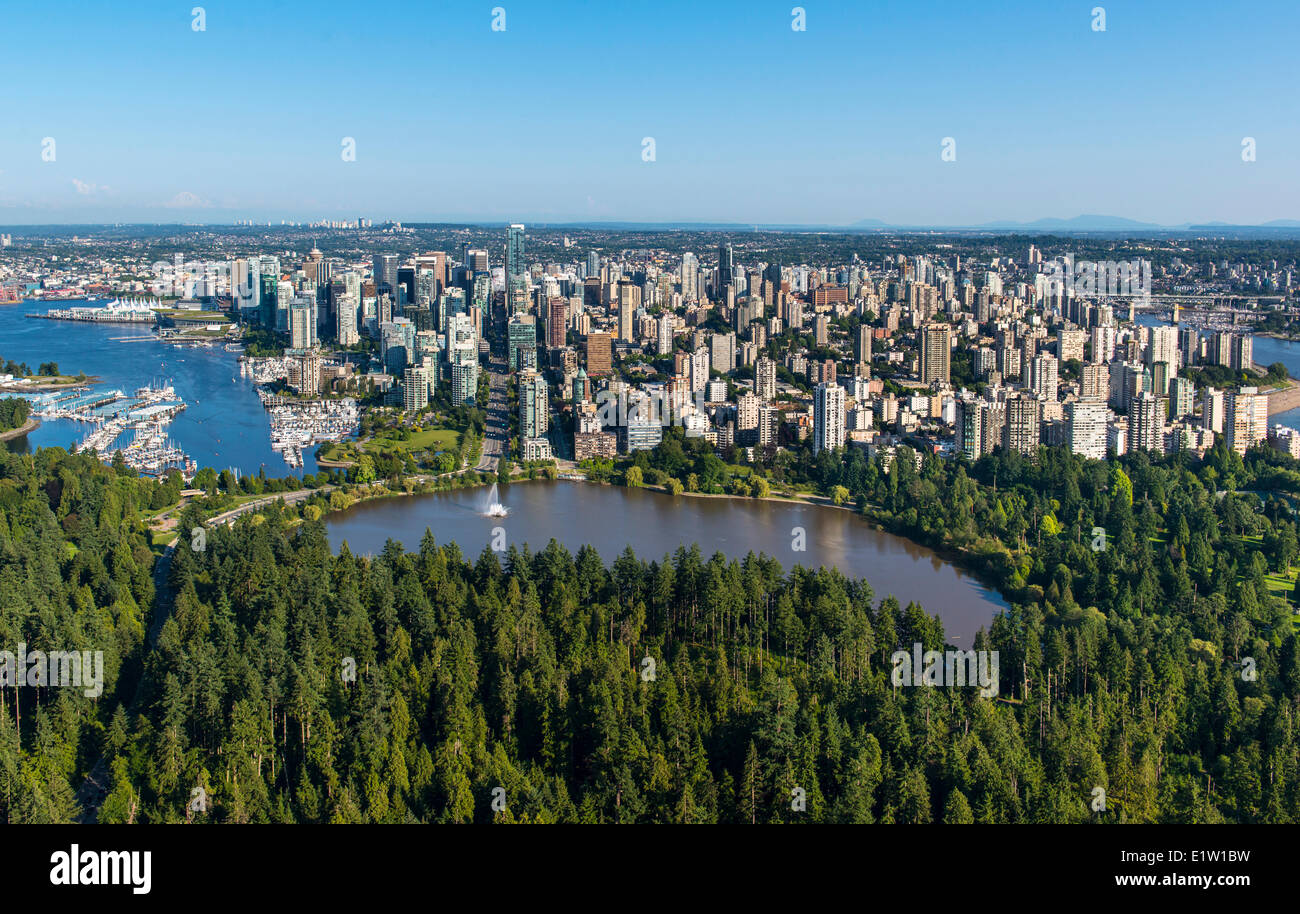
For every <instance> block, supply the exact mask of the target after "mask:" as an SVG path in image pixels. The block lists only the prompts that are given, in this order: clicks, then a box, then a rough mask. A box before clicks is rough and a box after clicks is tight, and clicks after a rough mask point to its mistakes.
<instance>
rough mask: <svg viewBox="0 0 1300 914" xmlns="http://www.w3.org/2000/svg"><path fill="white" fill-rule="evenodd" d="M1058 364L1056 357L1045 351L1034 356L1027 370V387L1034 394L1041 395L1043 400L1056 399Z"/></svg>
mask: <svg viewBox="0 0 1300 914" xmlns="http://www.w3.org/2000/svg"><path fill="white" fill-rule="evenodd" d="M1059 365H1060V363H1059V362H1057V360H1056V357H1055V356H1053V355H1049V354H1048V353H1046V352H1040V353H1039V354H1038V355H1036V356H1034V360H1033V362H1031V363H1030V370H1029V375H1030V378H1029V387H1030V389H1031V390H1033V392H1034V396H1037V397H1042V398H1043V399H1044V400H1050V401H1055V400H1056V388H1057V379H1058V368H1059Z"/></svg>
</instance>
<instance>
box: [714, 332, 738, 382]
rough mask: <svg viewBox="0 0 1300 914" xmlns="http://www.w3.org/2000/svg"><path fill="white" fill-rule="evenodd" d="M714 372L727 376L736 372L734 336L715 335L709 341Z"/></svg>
mask: <svg viewBox="0 0 1300 914" xmlns="http://www.w3.org/2000/svg"><path fill="white" fill-rule="evenodd" d="M709 349H710V351H711V353H712V366H713V370H714V371H718V372H721V373H722V374H727V373H728V372H732V371H735V370H736V334H734V333H715V334H713V336H712V337H711V338H710V339H709Z"/></svg>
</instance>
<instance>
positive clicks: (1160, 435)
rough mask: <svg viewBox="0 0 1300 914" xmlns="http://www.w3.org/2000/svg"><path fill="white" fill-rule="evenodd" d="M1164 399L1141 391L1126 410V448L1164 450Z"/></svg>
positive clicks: (1131, 449)
mask: <svg viewBox="0 0 1300 914" xmlns="http://www.w3.org/2000/svg"><path fill="white" fill-rule="evenodd" d="M1164 429H1165V401H1164V400H1163V399H1162V398H1161V397H1157V396H1156V395H1155V394H1153V393H1149V392H1147V391H1143V392H1142V393H1140V394H1138V395H1137V396H1136V397H1134V398H1133V399H1132V401H1131V402H1130V403H1129V410H1128V450H1129V452H1130V453H1131V452H1133V451H1158V452H1161V453H1163V452H1164V446H1165V445H1164V442H1165V435H1164Z"/></svg>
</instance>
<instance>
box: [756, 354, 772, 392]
mask: <svg viewBox="0 0 1300 914" xmlns="http://www.w3.org/2000/svg"><path fill="white" fill-rule="evenodd" d="M754 389H755V392H756V393H757V394H758V396H759V398H760V399H761V400H763V401H764V402H771V401H772V400H774V399H776V362H774V361H772V360H771V359H769V358H766V357H763V358H760V359H759V360H758V361H757V362H756V363H755V365H754Z"/></svg>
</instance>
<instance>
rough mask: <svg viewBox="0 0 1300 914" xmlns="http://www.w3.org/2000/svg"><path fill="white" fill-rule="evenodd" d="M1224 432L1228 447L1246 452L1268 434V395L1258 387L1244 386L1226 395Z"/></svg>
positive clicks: (1241, 452) (1238, 451)
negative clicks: (1262, 392)
mask: <svg viewBox="0 0 1300 914" xmlns="http://www.w3.org/2000/svg"><path fill="white" fill-rule="evenodd" d="M1223 433H1224V435H1226V436H1227V439H1228V447H1230V448H1232V449H1233V450H1234V451H1236V452H1237V453H1238V454H1245V453H1246V451H1247V450H1249V449H1250V447H1251V446H1252V445H1254V444H1255V443H1256V442H1258V441H1262V440H1263V439H1264V437H1265V436H1266V435H1267V434H1268V397H1267V396H1265V395H1264V394H1261V393H1260V392H1259V390H1258V388H1255V387H1243V388H1241V390H1238V391H1229V392H1228V393H1227V395H1226V396H1225V397H1224V416H1223Z"/></svg>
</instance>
